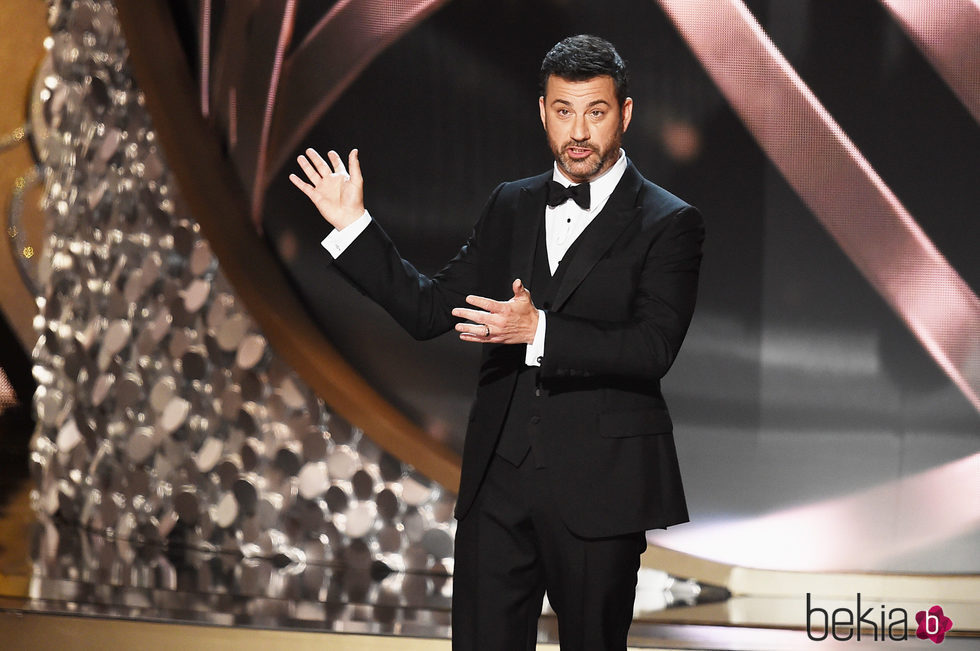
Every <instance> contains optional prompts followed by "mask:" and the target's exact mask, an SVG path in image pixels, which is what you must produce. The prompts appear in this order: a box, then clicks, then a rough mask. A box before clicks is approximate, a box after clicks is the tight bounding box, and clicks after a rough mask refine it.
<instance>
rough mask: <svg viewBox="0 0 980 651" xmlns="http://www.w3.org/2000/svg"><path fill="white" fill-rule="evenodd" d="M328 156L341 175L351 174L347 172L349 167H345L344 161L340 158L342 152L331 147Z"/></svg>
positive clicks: (335, 169)
mask: <svg viewBox="0 0 980 651" xmlns="http://www.w3.org/2000/svg"><path fill="white" fill-rule="evenodd" d="M327 158H328V159H330V164H331V165H332V166H333V171H334V172H336V173H337V174H340V175H341V176H349V174H347V168H346V167H344V161H343V160H342V159H341V158H340V154H338V153H337V152H335V151H334V150H333V149H331V150H330V151H328V152H327Z"/></svg>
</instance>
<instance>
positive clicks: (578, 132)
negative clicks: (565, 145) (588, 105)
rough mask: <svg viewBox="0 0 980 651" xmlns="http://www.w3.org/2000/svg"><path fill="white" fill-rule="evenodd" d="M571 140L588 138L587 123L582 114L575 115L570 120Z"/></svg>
mask: <svg viewBox="0 0 980 651" xmlns="http://www.w3.org/2000/svg"><path fill="white" fill-rule="evenodd" d="M569 135H570V136H571V137H572V140H577V141H578V142H583V141H585V140H588V139H589V123H588V122H586V120H585V116H584V115H577V116H575V119H574V121H573V122H572V132H571V133H570V134H569Z"/></svg>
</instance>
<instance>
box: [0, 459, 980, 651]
mask: <svg viewBox="0 0 980 651" xmlns="http://www.w3.org/2000/svg"><path fill="white" fill-rule="evenodd" d="M2 487H3V489H4V490H3V493H4V496H3V499H2V501H0V504H2V506H0V640H4V643H3V645H2V646H3V648H6V649H69V648H70V649H105V648H110V649H116V648H118V649H125V648H140V649H174V648H178V647H179V648H182V649H184V650H185V651H192V650H194V649H225V648H227V649H235V650H236V651H249V650H251V649H268V648H286V647H287V645H288V648H291V649H297V650H302V649H307V648H309V649H313V648H331V649H351V650H360V649H399V650H401V649H406V650H409V651H411V650H413V649H418V650H420V651H421V650H423V649H447V650H448V649H449V648H450V644H449V639H448V638H449V635H450V628H449V593H450V592H449V590H450V588H451V583H450V581H451V579H449V578H448V577H433V576H431V575H402V574H399V573H393V574H389V575H387V576H381V575H379V574H377V573H376V572H375V573H372V570H371V567H370V566H368V567H364V568H360V569H359V568H351V567H338V566H329V567H328V566H322V565H319V566H318V565H314V564H309V565H306V566H303V567H298V566H292V565H289V564H284V563H280V562H276V561H270V560H262V559H242V558H240V557H236V556H234V555H231V554H224V553H217V552H212V553H204V552H200V551H197V550H186V549H185V550H178V551H175V550H173V549H169V550H167V549H161V548H153V547H149V546H148V547H138V546H134V545H131V544H129V543H127V542H125V541H121V540H112V539H108V538H106V537H104V536H101V535H97V534H93V533H91V532H83V531H79V530H78V529H76V528H74V527H71V526H67V525H60V526H59V525H55V524H54V523H50V522H49V523H42V522H40V521H38V519H37V518H36V517H35V514H34V511H33V510H32V509H31V507H30V489H31V485H30V481H29V479H27V478H23V477H20V478H17V477H16V476H11V475H9V474H8V475H7V476H6V478H5V481H3V482H2ZM735 601H737V600H735ZM718 606H719V604H717V603H716V604H701V605H693V606H674V607H669V608H665V609H661V610H658V611H651V612H649V613H644V614H643V615H642V616H640V617H637V619H635V620H634V624H633V628H632V629H631V634H630V648H632V649H731V650H769V649H772V650H776V649H796V648H804V647H805V648H813V646H812V645H813V644H814V642H813V641H811V640H809V639H808V638H807V635H806V632H805V631H802V630H790V629H787V628H785V626H784V625H783V624H781V623H780V622H779V621H778V620H775V619H774V621H773V622H771V623H769V624H766V623H764V622H763V623H761V624H758V623H757V625H754V626H736V625H733V624H732V622H731V621H728V617H727V615H725V613H727V612H729V610H730V609H728V608H719V607H718ZM711 613H717V615H716V616H715V619H714V621H713V620H712V615H711ZM691 622H697V623H691ZM868 641H870V640H867V638H866V636H865V640H863V642H864V643H866V642H868ZM820 644H821V646H822V647H827V648H860V647H859V646H858V644H860V643H859V642H856V641H853V640H852V641H850V642H837V641H834V640H830V639H828V640H825V641H824V642H822V643H820ZM905 645H906V646H905V648H932V646H931V645H932V643H931V642H928V641H921V640H910V641H908V642H906V643H905ZM539 648H541V649H549V648H551V649H557V648H558V645H557V627H556V622H555V620H554V618H553V617H547V616H546V617H542V619H541V625H540V630H539ZM943 648H944V649H953V650H959V649H964V650H965V649H973V648H976V639H966V638H955V637H950V638H947V639H946V641H945V642H944V643H943Z"/></svg>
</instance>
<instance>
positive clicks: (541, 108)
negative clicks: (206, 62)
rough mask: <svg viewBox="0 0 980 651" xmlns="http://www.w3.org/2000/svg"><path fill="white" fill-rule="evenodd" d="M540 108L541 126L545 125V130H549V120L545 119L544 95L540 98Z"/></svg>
mask: <svg viewBox="0 0 980 651" xmlns="http://www.w3.org/2000/svg"><path fill="white" fill-rule="evenodd" d="M538 110H539V111H540V112H541V126H542V127H544V130H545V131H547V130H548V121H547V120H546V119H545V114H544V95H542V96H541V97H539V98H538Z"/></svg>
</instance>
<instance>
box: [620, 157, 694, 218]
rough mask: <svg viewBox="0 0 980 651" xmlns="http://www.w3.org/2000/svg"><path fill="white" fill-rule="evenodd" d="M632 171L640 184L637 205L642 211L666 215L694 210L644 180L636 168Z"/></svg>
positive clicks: (689, 205) (671, 194)
mask: <svg viewBox="0 0 980 651" xmlns="http://www.w3.org/2000/svg"><path fill="white" fill-rule="evenodd" d="M631 167H632V166H631ZM632 170H633V171H634V172H635V173H636V175H637V177H638V179H639V184H640V192H639V196H638V197H637V204H638V205H640V206H642V207H643V209H644V211H647V212H653V213H656V214H662V215H667V214H673V213H677V212H680V211H682V210H685V209H688V210H689V209H694V206H692V205H691V204H690V203H688V202H687V201H685V200H684V199H681V198H680V197H678V196H677V195H676V194H674V193H673V192H671V191H670V190H667V189H665V188H662V187H661V186H659V185H657V184H656V183H654V182H653V181H650V180H649V179H647V178H645V177H644V176H643V175H642V174H640V172H639V170H637V169H636V167H632ZM695 210H696V209H695Z"/></svg>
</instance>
